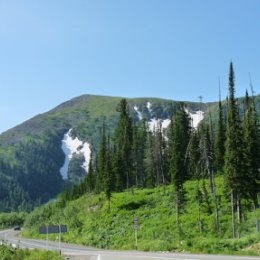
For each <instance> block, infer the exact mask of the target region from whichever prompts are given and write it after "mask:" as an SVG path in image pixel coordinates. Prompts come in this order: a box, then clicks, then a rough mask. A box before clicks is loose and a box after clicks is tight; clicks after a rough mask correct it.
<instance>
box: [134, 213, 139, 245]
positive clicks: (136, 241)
mask: <svg viewBox="0 0 260 260" xmlns="http://www.w3.org/2000/svg"><path fill="white" fill-rule="evenodd" d="M134 230H135V250H137V249H138V240H137V238H138V237H137V235H138V233H137V232H138V218H134Z"/></svg>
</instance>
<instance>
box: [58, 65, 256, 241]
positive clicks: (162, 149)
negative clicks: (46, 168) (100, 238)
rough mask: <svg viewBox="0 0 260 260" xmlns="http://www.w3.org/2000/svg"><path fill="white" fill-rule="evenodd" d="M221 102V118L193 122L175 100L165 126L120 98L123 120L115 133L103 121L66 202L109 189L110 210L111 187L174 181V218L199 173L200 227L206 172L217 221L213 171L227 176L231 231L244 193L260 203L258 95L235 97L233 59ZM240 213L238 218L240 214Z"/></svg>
mask: <svg viewBox="0 0 260 260" xmlns="http://www.w3.org/2000/svg"><path fill="white" fill-rule="evenodd" d="M224 103H225V104H224V106H223V102H222V101H221V99H220V100H219V103H218V121H217V124H216V126H215V125H214V124H213V123H212V117H211V112H210V111H209V117H208V120H207V121H206V120H203V121H202V122H201V123H200V125H199V126H198V127H197V128H196V129H195V128H192V127H191V118H190V116H189V114H188V113H187V111H186V109H185V104H184V103H178V104H173V105H172V106H173V107H172V108H173V109H172V111H173V112H172V115H171V123H170V125H169V127H168V128H167V129H163V128H162V122H160V120H158V124H157V125H156V126H155V127H154V129H153V130H152V131H151V130H150V129H149V125H148V122H147V120H145V119H142V120H141V121H140V122H136V121H135V120H133V119H132V118H131V116H130V113H129V107H128V103H127V101H126V99H122V100H121V101H120V103H119V104H118V106H117V111H118V113H119V120H118V123H117V125H116V128H115V130H114V132H113V133H112V134H110V133H108V131H107V128H106V123H105V122H104V123H103V126H102V129H101V130H100V142H99V148H98V151H97V155H96V156H95V157H94V156H92V158H91V161H90V165H89V171H88V174H87V175H86V177H85V178H84V179H83V180H82V181H81V182H80V184H78V185H74V186H73V187H72V189H71V190H70V189H66V190H65V191H64V192H63V193H62V194H61V195H60V198H61V199H62V200H63V201H64V202H66V201H67V200H72V199H76V198H78V197H80V196H81V195H83V194H84V193H87V192H89V193H91V192H95V193H100V192H104V193H105V194H106V197H107V200H108V205H109V206H108V210H110V201H111V196H112V192H120V191H123V190H128V191H129V192H132V193H134V188H135V187H140V188H144V187H156V186H160V185H163V186H164V187H165V186H166V185H169V184H173V187H174V204H175V212H176V223H177V224H178V223H179V216H180V214H181V213H182V210H183V208H184V206H185V200H186V197H185V190H184V185H183V184H184V182H185V181H186V180H189V179H196V180H197V183H198V185H197V201H198V223H199V226H200V228H201V221H200V207H201V205H202V202H203V195H202V194H203V193H204V194H205V192H204V191H205V179H206V178H208V180H209V190H210V195H208V196H211V198H212V200H213V203H214V214H215V228H216V232H217V231H218V229H219V225H220V223H219V198H218V196H217V187H216V185H215V177H216V176H217V175H221V176H223V179H224V183H225V188H226V196H227V197H228V198H229V200H230V205H231V215H232V227H233V237H236V236H237V234H236V223H239V222H241V221H242V204H241V201H242V200H248V201H252V203H253V205H254V208H257V207H258V198H257V195H258V193H259V191H260V185H259V184H260V128H259V120H258V115H257V112H256V107H255V101H254V97H253V96H252V97H249V95H248V93H247V92H246V95H245V98H244V102H243V109H242V112H241V109H240V108H239V102H238V101H237V99H236V98H235V76H234V70H233V64H232V63H230V68H229V96H228V97H227V99H226V101H225V102H224ZM235 217H237V220H235Z"/></svg>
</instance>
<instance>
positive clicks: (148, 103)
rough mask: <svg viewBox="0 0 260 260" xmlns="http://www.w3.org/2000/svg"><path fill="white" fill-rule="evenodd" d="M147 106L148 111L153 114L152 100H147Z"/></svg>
mask: <svg viewBox="0 0 260 260" xmlns="http://www.w3.org/2000/svg"><path fill="white" fill-rule="evenodd" d="M146 107H147V109H148V111H149V112H150V114H151V113H152V104H151V102H147V104H146Z"/></svg>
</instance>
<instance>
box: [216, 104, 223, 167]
mask: <svg viewBox="0 0 260 260" xmlns="http://www.w3.org/2000/svg"><path fill="white" fill-rule="evenodd" d="M224 153H225V125H224V119H223V113H222V103H221V100H219V102H218V124H217V133H216V139H215V157H214V158H215V169H216V170H217V171H219V172H223V167H224Z"/></svg>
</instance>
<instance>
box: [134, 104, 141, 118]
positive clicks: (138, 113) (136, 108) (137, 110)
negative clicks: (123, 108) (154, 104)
mask: <svg viewBox="0 0 260 260" xmlns="http://www.w3.org/2000/svg"><path fill="white" fill-rule="evenodd" d="M134 110H135V112H136V113H137V115H138V119H139V120H142V119H143V116H142V113H141V112H140V111H139V109H138V107H137V106H134Z"/></svg>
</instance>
